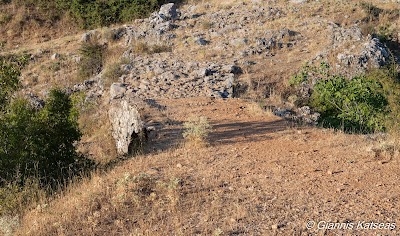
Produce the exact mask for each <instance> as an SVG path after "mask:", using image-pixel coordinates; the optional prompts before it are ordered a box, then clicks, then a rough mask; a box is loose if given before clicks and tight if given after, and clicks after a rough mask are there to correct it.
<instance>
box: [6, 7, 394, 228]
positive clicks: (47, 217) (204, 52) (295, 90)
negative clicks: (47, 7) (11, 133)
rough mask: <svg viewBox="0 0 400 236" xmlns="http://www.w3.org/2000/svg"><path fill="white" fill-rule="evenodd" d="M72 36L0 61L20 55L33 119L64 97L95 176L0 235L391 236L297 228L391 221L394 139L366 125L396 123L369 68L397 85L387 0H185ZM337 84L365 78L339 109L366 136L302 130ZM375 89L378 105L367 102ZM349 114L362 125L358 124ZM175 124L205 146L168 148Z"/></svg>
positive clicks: (174, 141)
mask: <svg viewBox="0 0 400 236" xmlns="http://www.w3.org/2000/svg"><path fill="white" fill-rule="evenodd" d="M57 27H59V26H57ZM57 29H60V28H57ZM50 31H51V28H50ZM77 31H79V30H76V29H74V30H71V31H70V32H71V34H70V35H64V34H60V35H59V37H57V34H55V32H56V31H54V32H52V34H51V35H52V36H51V39H48V40H36V38H35V39H33V38H34V37H33V38H32V39H31V40H30V39H29V37H28V38H27V40H26V41H21V43H20V44H18V45H13V44H11V43H9V44H6V45H5V46H4V47H3V50H2V52H1V55H2V56H10V55H25V56H26V55H27V58H28V63H27V65H26V66H25V67H24V69H23V70H22V75H21V78H20V79H21V84H22V89H21V90H20V91H19V92H18V94H20V95H24V96H25V97H27V98H28V99H29V101H31V103H32V104H34V105H35V104H36V105H35V107H36V108H37V109H39V110H40V109H41V107H43V104H44V100H45V99H46V97H47V96H48V91H49V88H52V87H57V88H61V89H62V90H63V91H65V92H66V93H67V94H68V95H71V97H73V98H74V104H75V106H76V109H77V110H79V114H80V118H79V126H80V129H81V131H82V133H83V137H82V140H81V141H80V142H79V143H77V144H76V147H77V148H78V150H79V151H80V152H81V153H82V154H83V155H85V156H86V157H88V158H89V159H91V160H93V161H95V162H96V163H97V166H98V167H99V168H98V172H96V173H94V174H92V177H90V178H85V179H84V180H79V181H78V180H77V181H75V182H74V183H73V184H71V185H69V186H67V188H66V189H64V190H62V191H61V193H60V194H59V195H56V196H54V195H53V197H51V198H44V199H41V202H39V203H35V204H34V205H35V206H34V207H33V208H34V209H32V207H31V206H30V207H31V208H27V210H26V211H25V212H24V213H23V215H19V216H17V217H14V216H11V215H5V216H2V217H1V218H0V222H2V223H4V224H3V225H5V226H4V227H2V228H1V227H0V232H3V233H4V234H6V235H11V232H16V234H17V235H33V234H36V235H103V234H109V233H110V232H112V234H115V235H288V234H290V235H310V234H312V235H314V234H315V235H320V234H321V235H337V234H339V235H348V234H357V235H371V232H372V234H375V233H382V234H385V235H386V234H388V235H392V234H393V235H396V233H397V231H398V230H397V228H396V227H395V228H393V229H392V228H391V226H392V225H389V226H390V227H389V228H390V229H386V228H385V229H383V228H382V229H379V230H372V231H371V229H364V228H363V229H361V228H356V227H352V228H351V229H343V228H340V229H338V228H336V229H329V228H326V227H325V228H324V227H322V228H318V227H319V225H318V227H317V226H316V225H313V226H312V227H307V221H309V220H313V222H314V223H318V222H332V223H341V224H350V223H354V224H355V226H357V224H356V222H359V221H365V222H377V223H387V224H398V225H400V222H398V221H397V220H398V219H397V218H398V217H397V216H398V214H397V212H396V209H395V208H396V206H397V204H398V197H397V194H396V192H398V191H397V187H396V186H397V185H396V180H397V179H398V176H399V174H400V173H399V172H398V171H397V168H395V167H396V166H397V162H398V158H397V153H398V151H397V150H398V149H397V144H396V142H395V141H393V140H395V138H394V137H396V136H392V134H390V135H388V134H385V133H378V131H387V130H389V124H387V122H386V120H384V121H382V122H381V120H378V118H379V119H381V118H382V117H387V119H389V120H390V119H392V118H393V117H394V118H393V119H392V120H393V121H394V122H395V121H396V119H395V118H396V117H398V116H397V115H396V114H397V113H396V114H395V112H397V111H400V109H399V110H396V109H397V106H395V105H393V104H398V103H397V102H396V101H397V100H396V99H397V98H398V97H396V96H397V92H396V91H397V87H396V86H397V85H393V84H391V83H392V82H390V83H389V82H388V84H385V83H384V82H382V80H381V77H382V78H386V77H385V76H383V74H382V76H380V77H379V76H376V74H374V73H377V72H376V71H381V70H382V71H388V73H389V74H390V75H388V78H392V77H390V76H394V77H396V76H397V77H398V72H399V62H400V46H399V45H400V3H399V2H398V1H397V0H392V1H383V0H382V1H378V0H374V1H368V2H367V1H366V2H360V1H330V0H322V1H311V0H302V1H298V0H290V1H279V0H271V1H260V0H251V1H246V0H244V1H237V0H229V1H213V0H210V1H187V2H184V3H180V4H174V3H169V4H165V5H162V6H161V8H160V9H159V10H157V11H155V12H154V13H153V14H151V15H150V16H149V17H148V18H144V19H138V20H135V21H133V22H128V23H126V24H124V25H121V24H117V25H113V26H109V27H102V28H97V29H93V30H85V31H83V30H81V31H80V32H78V33H76V32H77ZM53 33H54V34H53ZM385 73H386V72H385ZM385 75H387V74H385ZM374 76H375V77H374ZM338 77H340V78H342V77H343V78H345V80H344V81H358V80H357V79H354V78H364V77H365V78H367V82H368V83H366V82H364V80H363V79H360V81H361V82H360V84H359V85H357V84H356V86H359V87H357V88H362V89H361V90H363V89H364V88H365V87H363V86H366V89H364V90H366V91H367V92H365V93H361V92H360V94H363V96H364V95H365V94H368V95H365V96H366V99H364V100H363V101H359V100H357V101H355V102H354V101H353V100H352V99H356V98H354V96H351V94H358V92H359V91H358V90H357V91H352V90H351V89H353V88H351V89H349V90H346V91H347V92H348V91H350V95H349V96H348V98H347V100H349V101H350V102H349V103H348V104H347V105H346V103H345V105H344V107H345V108H346V109H348V110H356V112H355V113H356V114H355V116H356V118H357V119H358V120H351V122H350V124H352V125H354V127H356V126H357V125H363V124H366V125H370V126H369V127H381V126H382V127H383V128H382V130H375V131H376V132H375V133H374V132H372V134H371V133H369V134H364V135H355V134H353V135H350V134H344V133H342V132H340V131H333V130H330V129H329V130H326V129H320V128H316V127H314V126H316V125H324V124H321V123H323V122H325V121H326V120H327V119H326V117H327V115H326V114H328V113H329V112H331V113H332V110H327V109H325V110H324V109H322V108H321V107H318V106H317V105H316V104H317V103H316V102H315V101H316V100H317V99H316V95H315V93H314V91H318V86H319V83H322V82H321V81H329V80H330V79H332V81H334V79H336V78H338ZM376 77H379V78H376ZM394 77H393V78H394ZM370 78H372V80H373V81H378V82H377V83H378V85H376V84H375V83H374V82H373V83H369V82H370V80H368V79H370ZM397 79H398V78H397ZM394 80H395V79H394ZM394 80H393V81H394ZM349 83H350V82H349ZM343 84H345V82H343ZM371 84H372V85H371ZM375 85H376V86H375ZM368 86H369V87H368ZM374 86H375V87H374ZM342 87H343V86H342ZM375 88H378V89H375ZM388 88H389V90H388ZM381 89H382V96H384V102H382V104H378V105H382V106H385V107H384V108H382V107H378V105H377V104H374V103H373V101H372V102H371V101H370V100H371V99H368V98H369V97H368V96H369V95H370V94H374V92H377V93H378V92H381ZM364 90H363V91H364ZM374 90H376V91H374ZM378 90H379V91H378ZM338 91H339V90H338ZM388 91H389V92H388ZM392 91H393V92H392ZM399 91H400V90H399ZM340 92H341V93H339V95H340V94H345V95H346V93H345V92H342V91H341V90H340ZM337 94H338V93H336V95H337ZM27 95H28V96H27ZM339 95H338V96H339ZM345 95H343V96H345ZM379 96H381V94H377V97H379ZM321 97H322V96H321ZM363 98H364V97H363ZM329 99H330V98H329ZM329 99H328V101H331V103H333V102H332V101H333V100H329ZM321 100H322V99H321ZM343 100H346V99H343ZM318 101H319V100H318ZM365 101H367V103H366V105H365V106H364V103H363V102H365ZM368 102H370V103H368ZM353 103H354V104H355V106H354V107H356V108H353V107H350V108H349V107H348V105H349V104H350V105H354V104H353ZM360 104H361V105H360ZM328 105H329V104H328ZM328 105H326V104H324V108H326V107H328ZM335 105H337V104H335ZM346 106H347V107H346ZM359 107H361V108H360V109H359V110H358V108H359ZM371 107H372V108H371ZM363 109H364V110H363ZM366 109H367V110H366ZM339 110H340V112H343V110H345V109H344V108H342V107H340V108H339ZM324 112H325V113H324ZM331 113H329V114H331ZM343 113H344V112H343ZM347 113H350V112H347ZM347 113H346V114H347ZM346 114H345V115H343V114H340V115H339V116H340V119H342V121H343V120H345V119H347V118H348V117H351V114H350V115H348V114H347V115H348V116H346ZM365 114H368V115H369V116H370V117H371V116H376V117H378V118H376V119H375V118H374V119H372V118H371V119H370V117H368V121H367V122H366V121H365V119H364V118H365V117H364V115H365ZM371 114H372V115H371ZM191 116H198V117H200V116H204V117H207V118H208V122H209V123H210V125H211V126H212V127H213V128H212V131H211V132H210V134H209V136H208V139H207V140H208V141H207V142H206V144H205V145H200V146H191V145H184V143H185V140H183V138H182V132H184V127H186V128H187V122H186V121H187V120H188V119H190V117H191ZM359 117H361V118H359ZM356 118H355V119H356ZM323 119H325V120H323ZM382 119H383V118H382ZM322 121H323V122H322ZM370 121H371V122H375V123H372V124H371V122H370ZM185 122H186V123H185ZM363 122H364V123H363ZM392 123H393V122H392ZM381 124H384V125H381ZM342 125H343V126H344V121H343V123H342ZM332 126H333V125H332ZM357 127H358V126H357ZM369 127H368V128H369ZM336 128H337V126H336ZM339 128H340V127H339ZM390 128H392V126H390ZM390 130H392V129H390ZM393 130H395V129H393ZM342 131H345V129H344V128H343V129H342ZM354 131H355V130H354ZM361 133H363V132H361ZM364 133H365V132H364ZM139 150H140V152H139V154H138V151H139ZM135 155H138V156H136V157H135V158H132V157H133V156H135ZM127 159H129V160H127ZM372 172H373V173H376V175H370V173H372ZM371 186H373V188H371ZM36 206H37V207H36Z"/></svg>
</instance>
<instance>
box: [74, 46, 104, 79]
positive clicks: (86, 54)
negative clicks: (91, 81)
mask: <svg viewBox="0 0 400 236" xmlns="http://www.w3.org/2000/svg"><path fill="white" fill-rule="evenodd" d="M79 51H80V55H81V61H80V64H79V76H81V77H83V78H88V77H90V76H92V75H95V74H97V73H99V72H100V71H101V70H102V68H103V57H104V47H103V46H102V45H100V44H98V43H96V42H88V43H83V44H82V46H81V48H80V50H79Z"/></svg>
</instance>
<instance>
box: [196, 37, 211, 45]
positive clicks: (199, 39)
mask: <svg viewBox="0 0 400 236" xmlns="http://www.w3.org/2000/svg"><path fill="white" fill-rule="evenodd" d="M195 42H196V43H197V44H198V45H201V46H205V45H207V44H209V43H210V42H209V41H207V40H205V39H203V38H201V37H200V38H197V39H196V41H195Z"/></svg>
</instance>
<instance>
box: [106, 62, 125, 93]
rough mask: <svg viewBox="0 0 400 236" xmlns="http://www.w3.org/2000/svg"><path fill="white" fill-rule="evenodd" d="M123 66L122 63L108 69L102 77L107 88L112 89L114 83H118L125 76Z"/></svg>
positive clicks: (112, 65)
mask: <svg viewBox="0 0 400 236" xmlns="http://www.w3.org/2000/svg"><path fill="white" fill-rule="evenodd" d="M121 66H122V62H117V63H113V64H111V65H109V66H107V67H106V69H105V72H104V74H103V76H102V78H103V80H104V86H105V87H106V88H108V87H110V86H111V84H112V83H113V82H116V81H117V80H118V79H119V78H120V77H121V76H122V75H123V71H122V69H121Z"/></svg>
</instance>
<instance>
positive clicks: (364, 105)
mask: <svg viewBox="0 0 400 236" xmlns="http://www.w3.org/2000/svg"><path fill="white" fill-rule="evenodd" d="M311 105H312V107H314V109H316V110H317V111H318V112H320V113H321V119H322V120H321V121H322V123H323V124H324V125H327V126H332V127H343V128H344V130H345V131H360V132H371V131H383V130H385V116H386V114H387V113H388V109H387V105H388V101H387V98H386V97H385V94H384V90H383V87H382V84H381V83H379V82H378V81H377V80H374V79H371V78H367V77H364V76H360V77H355V78H353V79H351V80H348V79H345V78H343V77H340V76H336V77H333V78H331V79H329V80H319V81H318V82H317V84H316V85H315V87H314V91H313V94H312V96H311Z"/></svg>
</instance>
